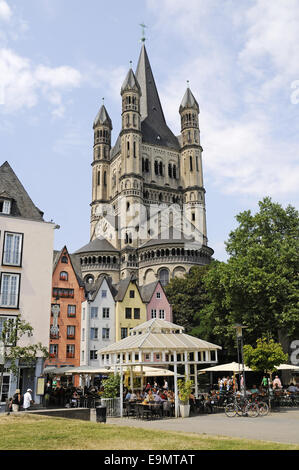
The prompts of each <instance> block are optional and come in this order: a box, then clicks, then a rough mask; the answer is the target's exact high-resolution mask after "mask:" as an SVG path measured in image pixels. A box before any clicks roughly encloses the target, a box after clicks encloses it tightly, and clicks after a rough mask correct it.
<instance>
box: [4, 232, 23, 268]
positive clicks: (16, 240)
mask: <svg viewBox="0 0 299 470" xmlns="http://www.w3.org/2000/svg"><path fill="white" fill-rule="evenodd" d="M22 244H23V235H22V234H20V233H8V232H5V236H4V248H3V261H2V263H3V264H4V265H9V266H20V265H21V254H22Z"/></svg>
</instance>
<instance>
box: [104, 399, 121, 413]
mask: <svg viewBox="0 0 299 470" xmlns="http://www.w3.org/2000/svg"><path fill="white" fill-rule="evenodd" d="M101 405H102V406H105V407H106V409H107V411H106V413H107V416H114V417H116V416H120V398H101Z"/></svg>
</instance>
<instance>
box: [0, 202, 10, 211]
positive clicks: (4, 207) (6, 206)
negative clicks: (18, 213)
mask: <svg viewBox="0 0 299 470" xmlns="http://www.w3.org/2000/svg"><path fill="white" fill-rule="evenodd" d="M10 211H11V201H10V200H9V199H0V214H10Z"/></svg>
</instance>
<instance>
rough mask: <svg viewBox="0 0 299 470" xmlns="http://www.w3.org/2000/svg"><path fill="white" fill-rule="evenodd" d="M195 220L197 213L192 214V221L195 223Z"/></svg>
mask: <svg viewBox="0 0 299 470" xmlns="http://www.w3.org/2000/svg"><path fill="white" fill-rule="evenodd" d="M194 220H195V212H192V221H193V222H194Z"/></svg>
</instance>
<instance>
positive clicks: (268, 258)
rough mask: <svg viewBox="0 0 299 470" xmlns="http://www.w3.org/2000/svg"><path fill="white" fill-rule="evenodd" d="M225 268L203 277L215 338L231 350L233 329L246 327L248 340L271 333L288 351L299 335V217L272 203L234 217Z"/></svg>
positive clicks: (264, 202)
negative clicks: (254, 211) (233, 227)
mask: <svg viewBox="0 0 299 470" xmlns="http://www.w3.org/2000/svg"><path fill="white" fill-rule="evenodd" d="M236 219H237V221H238V223H239V226H238V227H237V228H236V229H235V230H234V231H232V232H231V233H230V235H229V239H228V241H227V242H226V250H227V252H228V254H229V255H230V257H229V259H228V261H227V262H226V263H224V262H222V263H219V262H217V263H214V264H213V265H212V266H211V269H209V271H208V272H207V274H206V275H205V277H204V284H205V288H206V291H207V292H208V296H209V300H210V303H209V304H208V306H207V308H206V309H205V310H206V312H205V313H206V315H207V316H209V317H210V318H213V322H214V326H213V333H214V334H215V335H216V336H217V337H218V338H220V337H221V338H222V340H223V341H224V342H227V344H228V345H229V344H230V347H231V348H232V347H233V341H232V340H233V335H234V330H233V325H234V324H235V323H241V324H245V325H246V326H247V327H248V328H247V329H246V340H247V341H249V342H250V343H254V342H255V341H256V339H257V338H261V337H263V336H264V335H267V334H270V335H271V337H273V338H275V339H276V340H279V341H280V342H281V343H283V346H284V350H285V351H286V350H287V346H288V338H290V337H292V336H295V335H296V334H298V333H299V331H298V329H299V289H298V287H299V276H298V267H299V265H298V261H299V259H298V252H299V241H298V240H299V239H298V234H299V217H298V211H296V210H295V208H294V207H292V206H290V205H289V206H288V207H287V208H286V209H283V208H282V207H281V205H279V204H277V203H273V202H272V200H271V199H270V198H264V199H263V200H262V201H260V202H259V211H258V212H257V213H256V214H255V215H253V214H251V211H245V212H242V213H240V214H239V215H237V216H236Z"/></svg>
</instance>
